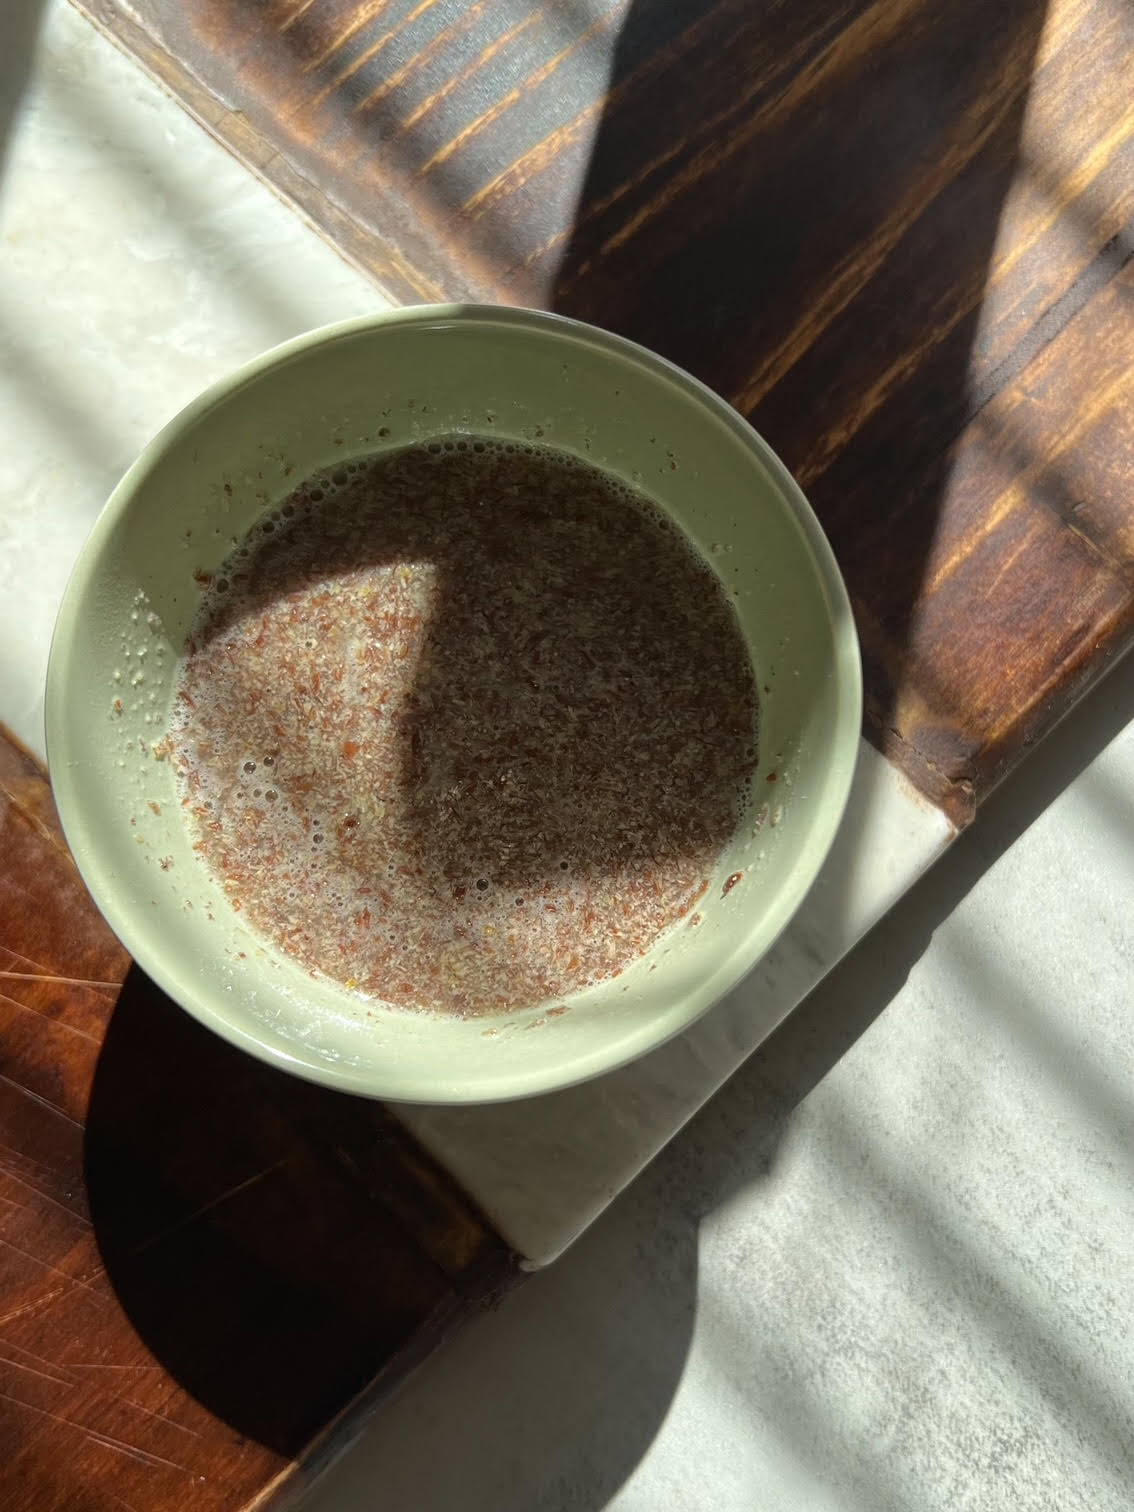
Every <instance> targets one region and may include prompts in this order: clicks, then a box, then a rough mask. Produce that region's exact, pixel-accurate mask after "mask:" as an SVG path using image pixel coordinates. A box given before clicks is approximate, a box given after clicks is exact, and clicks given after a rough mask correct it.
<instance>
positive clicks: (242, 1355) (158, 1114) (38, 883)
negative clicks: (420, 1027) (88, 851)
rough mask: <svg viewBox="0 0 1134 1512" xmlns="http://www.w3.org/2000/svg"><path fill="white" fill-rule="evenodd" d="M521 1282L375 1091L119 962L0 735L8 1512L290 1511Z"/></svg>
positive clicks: (1, 1461) (29, 764) (48, 812)
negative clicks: (333, 1085)
mask: <svg viewBox="0 0 1134 1512" xmlns="http://www.w3.org/2000/svg"><path fill="white" fill-rule="evenodd" d="M515 1274H516V1273H515V1269H514V1266H513V1263H512V1261H511V1258H510V1256H508V1255H507V1253H506V1252H505V1251H504V1249H503V1246H502V1245H501V1244H500V1242H499V1241H498V1240H497V1239H496V1237H495V1236H494V1235H493V1234H492V1233H491V1231H490V1230H489V1229H488V1228H487V1227H486V1226H485V1224H484V1223H483V1222H482V1221H481V1220H480V1219H479V1217H478V1216H477V1215H476V1214H475V1213H474V1212H473V1211H472V1210H471V1208H470V1207H469V1205H468V1203H467V1202H466V1201H465V1199H464V1198H463V1196H462V1195H461V1194H460V1193H459V1192H458V1191H457V1190H456V1189H455V1188H454V1187H453V1185H452V1183H451V1182H449V1180H448V1179H447V1178H446V1177H445V1176H444V1174H443V1173H442V1172H441V1171H440V1170H439V1169H438V1168H436V1167H435V1166H433V1165H432V1163H431V1162H430V1161H429V1160H428V1159H427V1158H426V1157H425V1155H424V1153H423V1152H422V1151H421V1150H419V1149H418V1148H417V1147H416V1146H414V1145H413V1143H412V1141H410V1140H409V1139H408V1137H407V1136H406V1135H405V1134H404V1133H403V1132H402V1131H401V1130H400V1129H399V1127H398V1126H397V1125H396V1124H395V1123H394V1121H393V1119H392V1118H391V1117H390V1116H389V1115H388V1114H386V1113H385V1112H384V1111H383V1110H382V1108H381V1107H380V1106H378V1105H377V1104H373V1103H368V1102H365V1101H362V1100H359V1099H356V1098H347V1097H341V1096H338V1095H336V1094H334V1093H329V1092H326V1091H324V1090H322V1089H320V1088H315V1087H312V1086H308V1085H307V1084H306V1083H303V1082H300V1081H298V1080H296V1079H294V1078H291V1077H285V1076H282V1075H280V1074H279V1073H277V1072H275V1071H272V1070H270V1069H269V1068H268V1067H266V1066H262V1065H260V1064H259V1063H258V1062H256V1061H254V1060H252V1059H251V1058H250V1057H248V1056H246V1055H243V1054H242V1053H240V1052H239V1051H236V1050H233V1049H230V1048H229V1047H228V1046H227V1045H225V1044H224V1043H223V1042H222V1041H221V1040H219V1039H217V1038H216V1037H215V1036H214V1035H212V1034H210V1033H209V1032H207V1031H206V1030H204V1029H202V1028H201V1027H200V1026H199V1025H198V1024H196V1023H195V1022H194V1021H193V1020H192V1019H191V1018H189V1016H188V1015H187V1014H185V1013H183V1012H182V1011H181V1010H180V1009H178V1008H176V1007H175V1006H174V1005H173V1004H172V1003H170V1002H169V1000H168V999H166V998H165V997H164V996H163V995H162V994H161V993H160V992H159V991H158V990H157V989H156V988H155V987H154V985H153V984H152V983H151V982H149V981H148V980H147V979H146V978H145V977H144V976H143V975H142V973H141V972H139V971H138V970H137V969H136V968H133V967H131V965H130V962H129V959H128V957H127V956H126V954H125V953H124V951H123V950H122V948H121V946H120V945H119V944H118V943H117V941H116V940H115V939H114V937H113V935H112V934H111V933H110V931H109V929H108V928H107V926H106V925H105V924H104V923H103V921H102V919H101V918H100V916H99V915H98V913H97V911H96V910H95V908H94V905H93V903H92V902H91V901H90V898H89V896H88V894H87V892H86V890H85V888H84V887H83V884H82V882H81V880H80V878H79V876H78V873H77V872H76V870H75V868H74V865H73V863H72V861H71V859H70V856H69V854H68V852H67V849H66V846H65V844H64V843H63V840H62V837H61V835H60V832H59V829H58V825H57V822H56V819H55V815H54V810H53V808H52V805H51V800H50V794H49V790H48V786H47V783H46V780H45V778H44V776H43V774H42V772H41V771H40V770H39V769H38V767H37V766H36V765H35V763H34V762H33V761H32V760H31V758H29V757H28V756H26V755H25V754H24V753H22V752H21V751H19V750H18V749H17V748H16V746H15V745H14V744H13V743H12V742H11V741H10V740H9V739H8V738H7V737H6V735H5V734H4V732H3V731H0V1505H3V1507H4V1508H5V1509H11V1512H17V1509H24V1508H26V1509H28V1512H53V1509H56V1508H58V1509H67V1512H77V1509H82V1512H120V1509H121V1508H123V1507H126V1508H133V1509H143V1508H144V1509H145V1512H157V1509H166V1508H169V1509H176V1512H198V1509H200V1512H213V1509H216V1512H221V1509H223V1512H236V1509H240V1508H250V1507H252V1506H253V1505H256V1506H263V1505H266V1501H265V1500H262V1498H267V1500H270V1501H271V1503H272V1505H273V1506H282V1505H284V1504H286V1503H288V1502H290V1500H291V1499H292V1497H293V1496H297V1495H298V1493H299V1491H300V1490H301V1489H302V1486H303V1484H304V1482H305V1479H306V1477H307V1476H308V1475H309V1474H310V1473H312V1472H313V1470H314V1469H315V1468H316V1467H317V1466H318V1464H319V1462H320V1459H321V1456H322V1455H323V1454H325V1453H328V1452H331V1451H332V1450H333V1451H334V1452H338V1450H340V1449H341V1448H342V1446H343V1445H344V1443H345V1442H347V1441H348V1439H349V1437H350V1435H351V1433H352V1432H353V1431H354V1430H355V1428H356V1427H357V1426H358V1425H359V1424H360V1422H361V1420H362V1418H363V1417H364V1415H365V1414H366V1412H367V1411H368V1410H369V1409H370V1408H371V1407H372V1406H373V1405H374V1403H375V1401H377V1400H378V1399H379V1397H380V1394H381V1393H382V1392H383V1391H384V1390H385V1389H387V1388H388V1387H389V1386H390V1385H391V1384H392V1383H393V1381H395V1380H396V1379H397V1378H398V1377H399V1375H400V1373H401V1372H402V1371H404V1370H405V1369H407V1368H408V1367H409V1365H410V1364H412V1363H413V1362H414V1361H415V1360H416V1359H417V1358H419V1357H420V1356H421V1355H422V1354H423V1353H424V1352H425V1351H427V1350H428V1349H429V1348H430V1347H431V1346H432V1345H434V1344H435V1343H436V1342H437V1341H438V1339H439V1338H440V1337H441V1336H442V1334H443V1333H444V1331H445V1330H446V1329H447V1328H449V1327H451V1326H452V1325H453V1324H454V1323H455V1322H456V1320H458V1319H459V1318H460V1317H461V1316H462V1315H463V1314H464V1313H465V1312H467V1311H468V1310H469V1309H470V1308H473V1307H476V1306H480V1305H483V1304H484V1303H486V1302H488V1301H490V1300H492V1299H493V1298H494V1297H496V1296H497V1295H499V1294H500V1292H501V1291H502V1290H503V1289H504V1288H506V1287H507V1286H508V1285H509V1284H511V1281H512V1280H513V1278H514V1276H515Z"/></svg>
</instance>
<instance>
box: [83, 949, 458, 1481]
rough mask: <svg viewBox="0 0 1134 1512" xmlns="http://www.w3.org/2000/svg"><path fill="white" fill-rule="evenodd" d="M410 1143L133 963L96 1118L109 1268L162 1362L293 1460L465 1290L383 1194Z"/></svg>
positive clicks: (93, 1206) (94, 1191) (381, 1119)
mask: <svg viewBox="0 0 1134 1512" xmlns="http://www.w3.org/2000/svg"><path fill="white" fill-rule="evenodd" d="M390 1139H391V1134H390V1132H389V1127H388V1120H387V1119H386V1117H385V1115H383V1113H382V1112H381V1110H380V1108H378V1106H377V1105H376V1104H373V1103H370V1102H367V1101H365V1100H362V1099H356V1098H349V1097H344V1096H341V1095H339V1094H337V1093H333V1092H327V1091H325V1090H323V1089H321V1088H316V1087H313V1086H311V1085H309V1084H308V1083H306V1082H303V1081H300V1080H299V1079H298V1078H296V1077H291V1076H285V1075H283V1074H281V1073H280V1072H277V1071H275V1070H272V1069H270V1068H269V1067H267V1066H265V1065H262V1064H261V1063H260V1062H258V1061H256V1060H253V1059H252V1058H251V1057H250V1056H248V1055H245V1054H243V1053H241V1052H240V1051H238V1050H235V1049H233V1048H232V1047H231V1046H229V1045H228V1044H226V1043H225V1042H224V1041H223V1040H221V1039H219V1038H218V1037H217V1036H216V1035H214V1034H212V1033H210V1032H209V1031H208V1030H206V1029H204V1028H202V1027H201V1026H200V1025H199V1024H198V1023H196V1021H195V1020H193V1019H192V1018H190V1016H189V1015H188V1014H187V1013H184V1012H182V1010H181V1009H180V1008H178V1007H176V1006H175V1005H174V1004H173V1003H172V1002H171V1001H170V1000H169V999H168V998H166V997H165V996H164V994H162V993H161V992H160V990H159V989H158V988H157V987H155V986H154V985H153V983H152V982H150V981H149V979H148V978H147V977H146V976H145V975H144V974H143V973H142V972H141V971H139V970H138V968H137V967H134V968H132V969H131V971H130V973H129V975H128V977H127V979H126V982H125V984H124V986H123V988H122V992H121V995H120V997H119V1000H118V1004H117V1006H116V1008H115V1011H114V1015H113V1017H112V1019H111V1023H110V1027H109V1029H108V1031H107V1035H106V1039H105V1042H104V1044H103V1047H102V1052H101V1054H100V1056H99V1061H98V1066H97V1069H96V1072H95V1078H94V1084H93V1088H92V1092H91V1100H90V1106H89V1112H88V1118H87V1124H86V1142H85V1151H84V1169H85V1179H86V1185H87V1192H88V1197H89V1203H90V1213H91V1221H92V1223H93V1226H94V1231H95V1235H96V1238H97V1242H98V1246H99V1252H100V1255H101V1258H102V1262H103V1265H104V1266H105V1269H106V1273H107V1276H108V1277H109V1279H110V1282H111V1284H112V1285H113V1287H114V1289H115V1292H116V1293H117V1296H118V1299H119V1301H120V1303H121V1305H122V1307H123V1309H124V1311H125V1312H126V1314H127V1316H128V1317H129V1319H130V1321H131V1323H132V1324H133V1326H134V1328H135V1329H136V1330H137V1332H138V1334H139V1336H140V1337H141V1339H142V1340H143V1341H144V1343H145V1344H146V1346H147V1347H148V1349H149V1350H150V1351H151V1352H152V1354H153V1355H154V1357H155V1358H156V1359H157V1360H158V1361H160V1363H161V1364H162V1365H163V1366H164V1367H165V1368H166V1369H167V1370H168V1371H169V1372H170V1374H171V1375H172V1376H173V1377H174V1378H175V1379H176V1380H177V1381H178V1382H179V1383H180V1384H181V1385H182V1386H183V1387H184V1388H185V1390H186V1391H188V1392H189V1393H190V1395H192V1396H193V1397H194V1398H196V1399H197V1401H199V1402H201V1403H202V1404H203V1405H204V1406H205V1407H206V1408H208V1410H209V1411H210V1412H212V1413H213V1414H214V1415H215V1416H217V1417H218V1418H220V1419H221V1420H223V1421H224V1422H226V1423H228V1424H230V1425H231V1427H232V1428H233V1429H234V1430H235V1431H236V1432H237V1433H238V1434H241V1435H244V1436H246V1437H248V1438H251V1439H254V1440H256V1441H257V1442H259V1443H261V1444H264V1445H267V1446H269V1447H270V1448H272V1449H274V1450H276V1451H278V1452H279V1453H280V1454H282V1455H285V1456H289V1457H290V1456H293V1455H295V1454H297V1453H299V1451H300V1450H302V1449H304V1448H306V1447H308V1446H309V1444H310V1441H311V1439H312V1438H313V1437H314V1435H315V1434H316V1433H318V1432H319V1431H320V1430H321V1429H322V1428H324V1427H325V1426H326V1425H327V1423H328V1422H329V1421H330V1419H331V1418H332V1417H334V1416H335V1415H336V1414H338V1413H339V1412H340V1411H341V1410H342V1409H343V1407H344V1406H345V1405H346V1404H347V1403H348V1402H350V1400H351V1399H352V1398H353V1397H354V1396H355V1395H356V1394H357V1393H358V1392H359V1391H361V1390H362V1389H363V1388H364V1387H366V1386H367V1385H368V1384H369V1383H370V1382H371V1381H372V1380H373V1379H374V1377H375V1375H376V1373H377V1372H378V1370H379V1369H380V1368H381V1367H382V1366H384V1365H385V1364H386V1363H387V1362H388V1361H389V1359H390V1358H391V1356H392V1355H394V1354H395V1353H396V1352H397V1350H398V1349H399V1348H400V1347H401V1346H402V1345H404V1344H405V1343H407V1342H408V1341H409V1340H410V1339H411V1338H413V1337H414V1335H415V1334H416V1333H417V1331H418V1330H419V1329H420V1327H421V1326H422V1324H423V1321H425V1320H428V1319H430V1318H433V1317H436V1316H437V1315H438V1314H439V1313H440V1312H443V1311H444V1310H445V1309H446V1307H447V1306H448V1305H449V1303H450V1302H451V1300H452V1297H453V1286H452V1283H451V1279H450V1277H449V1276H447V1275H445V1274H444V1272H443V1271H442V1269H441V1268H440V1267H439V1266H438V1264H437V1263H436V1262H435V1260H434V1259H433V1258H432V1256H431V1255H430V1253H428V1252H427V1250H426V1249H425V1248H423V1246H422V1245H421V1244H420V1243H419V1242H418V1241H417V1240H416V1239H415V1238H414V1237H413V1236H412V1235H411V1233H410V1232H409V1230H408V1229H407V1226H406V1225H405V1224H404V1223H403V1222H402V1221H400V1218H399V1216H398V1214H397V1213H396V1211H395V1206H396V1204H392V1203H391V1202H390V1201H389V1200H388V1199H389V1197H390V1194H391V1192H392V1190H393V1186H394V1183H393V1182H391V1183H389V1184H388V1189H386V1190H384V1189H383V1184H382V1159H383V1158H384V1157H383V1153H382V1152H384V1151H387V1152H388V1151H389V1148H390ZM418 1158H420V1157H418ZM390 1159H392V1160H395V1161H396V1159H397V1155H396V1152H395V1153H394V1154H393V1155H391V1156H390Z"/></svg>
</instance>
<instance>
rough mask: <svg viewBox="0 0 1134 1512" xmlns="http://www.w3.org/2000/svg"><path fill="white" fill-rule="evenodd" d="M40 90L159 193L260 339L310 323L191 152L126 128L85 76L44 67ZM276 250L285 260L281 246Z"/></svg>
mask: <svg viewBox="0 0 1134 1512" xmlns="http://www.w3.org/2000/svg"><path fill="white" fill-rule="evenodd" d="M42 89H43V93H44V97H45V100H46V102H47V103H48V105H49V108H50V109H51V110H52V111H54V112H57V113H58V114H59V115H60V116H61V117H63V118H64V119H66V120H67V121H68V122H69V123H70V125H71V126H72V128H73V129H74V131H75V132H76V133H77V134H78V135H79V137H80V138H82V139H85V140H87V141H90V142H92V143H96V144H97V145H98V147H99V148H100V150H101V152H102V154H103V156H104V159H105V161H106V162H107V163H108V164H114V165H115V166H116V167H117V168H118V169H119V171H120V172H121V174H122V175H123V177H127V178H128V177H130V176H136V177H137V178H138V179H139V181H140V182H142V183H143V184H145V185H146V186H147V187H148V188H150V187H151V186H152V188H156V189H157V191H158V192H159V193H161V194H163V195H164V196H165V197H166V204H165V207H164V209H165V214H164V229H165V231H166V233H167V234H168V236H169V238H170V239H171V240H172V241H175V242H177V243H178V244H179V247H180V249H181V250H183V251H184V252H186V253H188V254H189V256H190V258H194V257H196V258H199V259H201V261H202V265H203V266H208V267H210V268H211V269H219V270H220V271H221V272H223V273H224V275H225V276H226V277H227V278H228V280H229V282H230V285H231V293H232V297H234V298H239V300H240V303H241V306H242V308H243V310H244V311H245V312H246V314H247V315H249V316H251V317H252V318H253V319H254V320H256V321H257V322H259V324H260V325H261V326H262V328H263V331H264V333H265V335H264V342H265V345H269V344H272V343H274V342H276V341H278V340H280V339H281V337H280V334H279V333H280V332H286V333H288V334H289V335H290V334H293V333H297V332H300V331H305V330H307V329H308V328H309V327H310V307H309V305H308V303H307V301H306V300H305V299H304V298H303V297H301V296H300V295H299V294H298V292H297V291H295V290H292V291H290V292H289V291H288V290H285V288H284V287H283V286H282V284H283V282H284V281H286V280H281V279H277V278H275V277H273V270H272V267H271V262H272V261H273V258H272V257H271V256H270V255H268V254H269V253H270V249H269V248H267V247H265V248H257V249H255V250H256V251H257V252H259V253H262V254H264V255H259V256H255V257H250V256H249V247H248V238H247V233H246V228H243V227H242V228H241V229H240V230H239V231H238V230H237V229H235V228H234V227H229V226H226V224H225V221H226V207H225V206H224V205H223V203H218V199H217V196H216V194H215V192H214V191H213V186H212V185H210V184H209V183H207V182H206V181H204V180H202V179H201V178H200V175H199V164H198V161H197V160H196V158H194V159H193V160H191V161H190V162H189V163H187V164H184V165H183V164H182V163H181V161H180V160H179V158H178V156H177V155H176V154H174V153H171V152H170V151H169V148H168V145H167V144H166V142H165V141H164V140H163V138H162V137H161V136H160V135H155V136H154V137H153V138H152V139H150V138H147V136H146V135H144V134H143V133H141V132H138V131H135V130H132V129H131V123H130V119H129V118H128V117H126V116H124V115H123V116H119V115H117V114H116V113H115V110H114V104H113V100H112V98H110V97H108V95H107V94H106V93H105V92H104V91H100V90H98V89H96V88H92V87H90V85H89V83H88V82H87V81H85V80H83V81H81V82H79V83H78V85H77V86H76V82H75V81H72V80H70V79H66V78H64V77H63V76H61V74H60V72H59V71H58V70H55V71H53V72H50V73H45V75H44V77H43V81H42ZM226 245H227V249H228V253H229V258H230V260H229V261H228V262H226V261H225V257H224V252H225V248H226ZM328 245H331V246H332V247H333V243H328ZM279 255H280V257H281V258H283V259H285V260H286V252H284V251H283V250H282V249H281V252H280V254H279ZM214 276H215V275H214ZM375 300H376V303H377V302H378V295H377V293H376V295H375Z"/></svg>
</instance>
